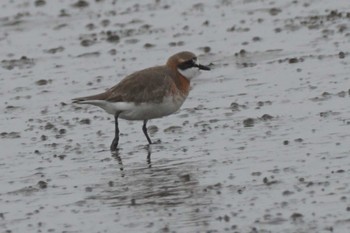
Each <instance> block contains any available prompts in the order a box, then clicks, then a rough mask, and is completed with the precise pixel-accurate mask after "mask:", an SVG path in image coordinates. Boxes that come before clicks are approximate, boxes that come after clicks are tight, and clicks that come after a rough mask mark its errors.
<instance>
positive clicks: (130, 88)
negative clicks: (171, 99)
mask: <svg viewBox="0 0 350 233" xmlns="http://www.w3.org/2000/svg"><path fill="white" fill-rule="evenodd" d="M172 72H173V71H172V70H171V69H169V68H167V67H166V66H159V67H152V68H148V69H145V70H141V71H138V72H135V73H133V74H131V75H129V76H127V77H126V78H124V79H123V80H122V81H121V82H120V83H118V84H117V85H115V86H114V87H112V88H110V89H109V90H107V93H108V95H107V96H108V97H107V98H106V100H107V101H110V102H134V103H142V102H158V103H159V102H161V101H162V100H163V97H164V96H166V95H167V94H169V91H170V92H171V91H173V90H174V87H176V85H175V83H174V81H173V79H172V78H171V76H172V75H175V74H173V73H172Z"/></svg>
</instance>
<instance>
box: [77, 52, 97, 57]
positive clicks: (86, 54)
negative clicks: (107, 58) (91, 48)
mask: <svg viewBox="0 0 350 233" xmlns="http://www.w3.org/2000/svg"><path fill="white" fill-rule="evenodd" d="M98 56H100V52H97V51H96V52H90V53H82V54H79V55H78V56H77V57H79V58H81V57H84V58H87V57H98Z"/></svg>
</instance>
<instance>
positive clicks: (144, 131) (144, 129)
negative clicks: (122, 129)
mask: <svg viewBox="0 0 350 233" xmlns="http://www.w3.org/2000/svg"><path fill="white" fill-rule="evenodd" d="M146 124H147V120H144V121H143V126H142V131H143V133H144V134H145V136H146V138H147V141H148V143H149V144H152V141H151V139H150V138H149V136H148V133H147V126H146Z"/></svg>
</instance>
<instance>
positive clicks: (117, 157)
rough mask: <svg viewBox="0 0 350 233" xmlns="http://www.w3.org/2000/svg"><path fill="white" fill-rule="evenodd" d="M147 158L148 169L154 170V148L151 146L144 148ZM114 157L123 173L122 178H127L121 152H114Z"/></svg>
mask: <svg viewBox="0 0 350 233" xmlns="http://www.w3.org/2000/svg"><path fill="white" fill-rule="evenodd" d="M144 149H145V151H146V153H147V157H146V162H147V165H148V168H152V161H151V155H152V147H151V146H150V145H147V146H145V147H144ZM112 157H113V158H114V159H115V160H116V161H117V162H118V165H119V170H120V172H121V176H122V177H124V176H125V170H124V165H123V159H122V155H121V150H117V151H113V152H112Z"/></svg>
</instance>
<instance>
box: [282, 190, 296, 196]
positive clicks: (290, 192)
mask: <svg viewBox="0 0 350 233" xmlns="http://www.w3.org/2000/svg"><path fill="white" fill-rule="evenodd" d="M292 194H294V192H292V191H289V190H286V191H283V192H282V195H283V196H290V195H292Z"/></svg>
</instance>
